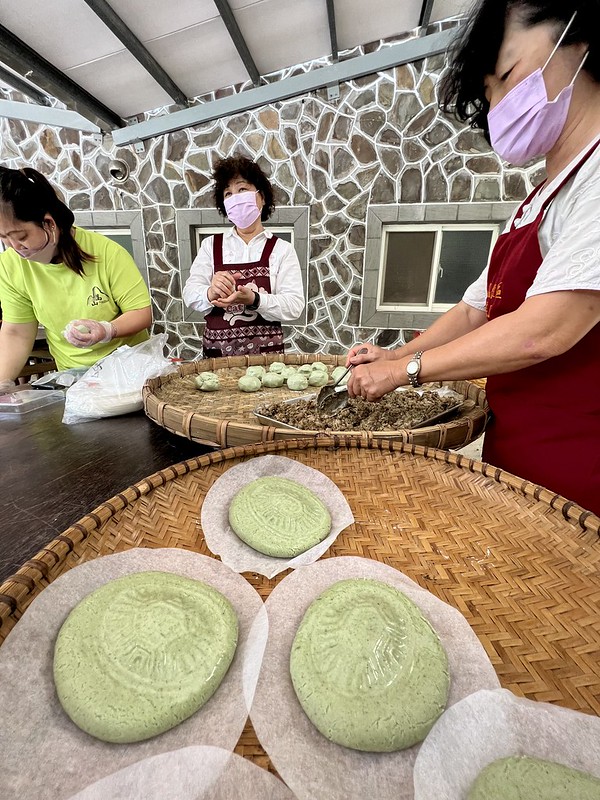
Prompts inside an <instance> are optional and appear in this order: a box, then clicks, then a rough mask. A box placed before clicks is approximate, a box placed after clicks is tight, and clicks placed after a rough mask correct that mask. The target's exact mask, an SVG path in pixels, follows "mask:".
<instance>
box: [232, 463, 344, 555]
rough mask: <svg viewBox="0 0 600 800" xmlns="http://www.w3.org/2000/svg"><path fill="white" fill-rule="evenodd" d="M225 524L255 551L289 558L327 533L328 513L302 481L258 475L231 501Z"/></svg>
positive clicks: (328, 527)
mask: <svg viewBox="0 0 600 800" xmlns="http://www.w3.org/2000/svg"><path fill="white" fill-rule="evenodd" d="M229 524H230V525H231V527H232V529H233V531H234V532H235V533H236V535H237V536H239V538H240V539H241V540H242V541H243V542H246V544H247V545H249V546H250V547H252V548H253V549H254V550H258V552H259V553H265V554H266V555H268V556H275V557H277V558H291V557H292V556H297V555H299V554H300V553H304V552H305V551H306V550H309V549H310V548H311V547H314V546H315V545H316V544H318V543H319V542H322V541H323V539H325V538H326V537H327V536H328V534H329V532H330V530H331V516H330V514H329V511H328V510H327V508H326V506H325V505H324V504H323V503H322V502H321V501H320V500H319V498H318V497H317V496H316V494H314V493H313V492H311V491H310V489H307V488H306V487H305V486H302V484H300V483H296V481H291V480H289V479H288V478H258V479H257V480H255V481H252V482H251V483H249V484H247V485H246V486H244V488H243V489H241V490H240V491H239V492H238V493H237V494H236V495H235V497H234V498H233V500H232V501H231V505H230V506H229Z"/></svg>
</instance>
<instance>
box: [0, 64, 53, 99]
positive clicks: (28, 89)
mask: <svg viewBox="0 0 600 800" xmlns="http://www.w3.org/2000/svg"><path fill="white" fill-rule="evenodd" d="M0 81H2V82H3V83H6V84H7V85H8V86H10V87H11V88H12V89H16V90H17V91H18V92H21V94H24V95H25V97H29V98H30V99H31V100H35V102H36V103H38V105H41V106H49V105H51V101H50V98H49V97H48V95H47V94H44V93H43V92H40V90H39V89H37V88H36V87H35V86H32V85H31V84H30V83H27V81H26V80H23V78H22V77H21V76H20V75H15V73H14V72H11V71H10V70H9V69H6V67H3V66H2V64H0Z"/></svg>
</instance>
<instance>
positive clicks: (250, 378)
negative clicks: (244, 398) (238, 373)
mask: <svg viewBox="0 0 600 800" xmlns="http://www.w3.org/2000/svg"><path fill="white" fill-rule="evenodd" d="M260 387H261V382H260V378H257V377H256V375H242V377H241V378H240V379H239V381H238V389H239V390H240V391H242V392H258V390H259V389H260Z"/></svg>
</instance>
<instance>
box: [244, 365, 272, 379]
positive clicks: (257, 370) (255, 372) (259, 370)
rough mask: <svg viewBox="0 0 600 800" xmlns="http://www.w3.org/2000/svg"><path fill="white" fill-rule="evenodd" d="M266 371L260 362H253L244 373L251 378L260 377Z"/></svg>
mask: <svg viewBox="0 0 600 800" xmlns="http://www.w3.org/2000/svg"><path fill="white" fill-rule="evenodd" d="M266 371H267V370H266V369H265V368H264V367H261V365H260V364H255V365H254V366H253V367H248V369H247V370H246V375H252V377H253V378H262V376H263V375H264V374H265V372H266Z"/></svg>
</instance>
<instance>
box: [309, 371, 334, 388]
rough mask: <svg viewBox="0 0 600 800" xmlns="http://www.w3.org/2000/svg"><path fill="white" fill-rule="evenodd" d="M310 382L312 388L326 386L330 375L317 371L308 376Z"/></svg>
mask: <svg viewBox="0 0 600 800" xmlns="http://www.w3.org/2000/svg"><path fill="white" fill-rule="evenodd" d="M308 382H309V384H310V385H311V386H325V384H326V383H329V375H328V374H327V373H326V372H322V371H321V370H320V369H315V370H313V371H312V372H311V373H310V375H309V376H308Z"/></svg>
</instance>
